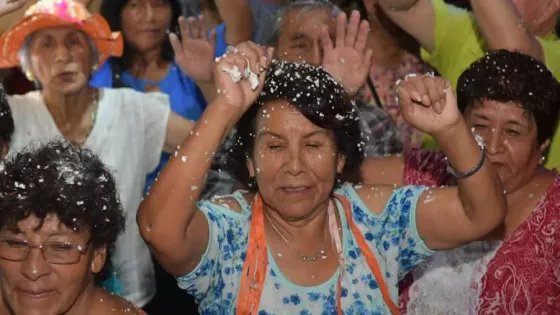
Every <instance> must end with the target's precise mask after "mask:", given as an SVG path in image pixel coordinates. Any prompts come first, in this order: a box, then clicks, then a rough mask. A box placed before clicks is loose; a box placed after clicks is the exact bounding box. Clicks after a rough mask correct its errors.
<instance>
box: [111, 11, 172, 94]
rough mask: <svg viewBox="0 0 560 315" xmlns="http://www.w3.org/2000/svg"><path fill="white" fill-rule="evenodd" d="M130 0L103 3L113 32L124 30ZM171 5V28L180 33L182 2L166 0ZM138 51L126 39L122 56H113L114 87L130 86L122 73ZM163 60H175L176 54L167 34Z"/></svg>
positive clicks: (131, 63)
mask: <svg viewBox="0 0 560 315" xmlns="http://www.w3.org/2000/svg"><path fill="white" fill-rule="evenodd" d="M128 1H129V0H103V3H102V4H101V10H100V12H101V15H102V16H103V17H104V18H105V19H106V20H107V22H108V23H109V26H110V27H111V30H112V31H113V32H116V31H119V32H122V25H121V14H122V11H123V9H124V7H125V6H126V4H127V3H128ZM166 1H167V2H168V3H169V4H170V5H171V12H172V13H171V24H170V26H169V30H170V31H171V32H174V33H176V34H177V35H179V22H178V19H179V17H180V16H181V15H182V8H181V4H180V3H179V1H178V0H166ZM137 55H138V52H137V51H135V49H134V48H133V47H132V45H130V43H128V42H127V41H126V39H125V40H124V50H123V54H122V56H121V57H118V58H116V57H115V58H113V59H112V62H111V68H112V70H113V87H128V86H127V85H126V84H125V83H124V82H123V81H122V80H121V79H120V76H121V74H122V73H123V72H124V71H126V70H127V69H129V68H130V67H131V66H132V65H133V62H135V61H136V60H137V59H136V58H135V57H136V56H137ZM160 58H161V60H164V61H173V59H174V58H175V54H174V53H173V47H171V42H170V41H169V38H167V36H166V37H165V40H164V42H163V48H162V50H161V55H160Z"/></svg>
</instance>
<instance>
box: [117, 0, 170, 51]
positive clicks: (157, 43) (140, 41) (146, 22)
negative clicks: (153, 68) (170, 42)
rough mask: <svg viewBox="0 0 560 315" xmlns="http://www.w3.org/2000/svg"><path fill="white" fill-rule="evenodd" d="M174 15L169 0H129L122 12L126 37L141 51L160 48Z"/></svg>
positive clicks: (123, 29) (122, 25)
mask: <svg viewBox="0 0 560 315" xmlns="http://www.w3.org/2000/svg"><path fill="white" fill-rule="evenodd" d="M172 16H173V10H172V7H171V4H170V3H169V1H167V0H129V1H128V2H127V4H126V5H125V7H124V8H123V10H122V12H121V27H122V32H123V35H124V38H125V40H126V41H127V43H129V44H130V45H132V46H133V47H134V49H136V50H138V51H139V52H145V51H149V50H153V49H159V48H160V47H161V45H162V44H163V43H164V41H165V38H166V36H167V30H168V29H169V27H170V25H171V19H172Z"/></svg>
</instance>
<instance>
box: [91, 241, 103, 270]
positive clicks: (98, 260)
mask: <svg viewBox="0 0 560 315" xmlns="http://www.w3.org/2000/svg"><path fill="white" fill-rule="evenodd" d="M106 260H107V246H102V247H98V248H96V249H94V250H93V259H92V260H91V272H93V273H94V274H97V273H99V272H101V270H102V269H103V266H105V262H106Z"/></svg>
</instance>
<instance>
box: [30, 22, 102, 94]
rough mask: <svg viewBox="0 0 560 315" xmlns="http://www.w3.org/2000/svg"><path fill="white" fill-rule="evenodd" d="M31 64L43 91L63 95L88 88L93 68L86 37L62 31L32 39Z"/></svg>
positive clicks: (51, 30)
mask: <svg viewBox="0 0 560 315" xmlns="http://www.w3.org/2000/svg"><path fill="white" fill-rule="evenodd" d="M30 63H31V64H30V66H31V70H32V72H33V75H34V76H35V78H36V79H37V80H38V81H39V82H40V83H41V85H42V86H43V88H44V89H45V90H51V91H55V92H57V93H62V94H64V95H67V94H73V93H76V92H78V91H80V90H81V89H83V88H84V87H86V86H87V82H88V80H89V76H90V74H91V71H92V66H93V64H94V63H93V60H92V52H91V47H90V45H89V43H88V38H87V35H86V34H84V33H82V32H80V31H78V30H75V29H72V28H64V27H57V28H49V29H45V30H40V31H37V32H36V33H35V34H34V35H33V40H32V41H31V46H30Z"/></svg>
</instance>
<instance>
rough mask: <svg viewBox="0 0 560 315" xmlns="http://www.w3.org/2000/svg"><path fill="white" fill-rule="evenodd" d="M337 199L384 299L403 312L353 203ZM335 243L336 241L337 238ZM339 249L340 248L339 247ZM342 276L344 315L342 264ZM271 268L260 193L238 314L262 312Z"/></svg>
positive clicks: (253, 221)
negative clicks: (355, 216)
mask: <svg viewBox="0 0 560 315" xmlns="http://www.w3.org/2000/svg"><path fill="white" fill-rule="evenodd" d="M334 197H335V198H336V199H338V201H339V202H340V203H341V204H342V206H343V208H344V214H345V215H346V221H347V222H348V224H349V225H350V230H351V231H352V234H353V235H354V237H355V239H356V241H357V243H358V247H359V248H360V250H361V251H362V253H363V255H364V257H365V259H366V261H367V264H368V266H369V268H370V269H371V271H372V272H373V275H374V277H375V280H376V281H377V283H378V284H379V289H380V290H381V294H382V295H383V300H384V301H385V303H386V304H387V306H388V307H389V309H390V310H391V312H392V313H393V314H394V315H398V314H399V309H398V307H397V306H396V305H395V303H394V302H393V301H392V300H391V296H390V295H389V290H388V289H387V285H386V284H385V280H384V279H383V276H382V273H381V270H380V269H379V264H378V263H377V259H376V258H375V255H374V254H373V253H372V251H371V249H370V248H369V246H368V244H367V242H366V240H365V238H364V236H363V235H362V233H361V232H360V230H359V229H358V226H357V225H356V223H354V220H353V219H352V210H351V205H350V201H349V200H348V199H347V198H345V197H344V196H340V195H334ZM330 230H331V237H332V236H333V234H337V233H338V231H337V229H335V231H333V229H332V228H331V229H330ZM333 241H334V238H333ZM337 247H338V246H337ZM341 250H342V249H341V248H338V250H337V251H338V253H339V254H340V253H341ZM339 265H340V269H341V272H340V276H339V278H338V284H337V299H336V307H337V310H338V314H339V315H342V305H341V293H342V276H343V274H344V272H343V271H344V264H343V261H340V259H339ZM267 266H268V250H267V247H266V235H265V233H264V213H263V202H262V199H261V197H260V195H259V194H257V196H256V197H255V202H254V204H253V209H252V218H251V229H250V231H249V242H248V245H247V255H246V257H245V263H244V265H243V272H242V274H241V284H240V286H239V296H238V299H237V313H236V314H237V315H249V314H251V315H256V314H257V313H258V311H259V305H260V300H261V294H262V290H263V286H264V279H265V277H266V271H267V270H266V269H267Z"/></svg>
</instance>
